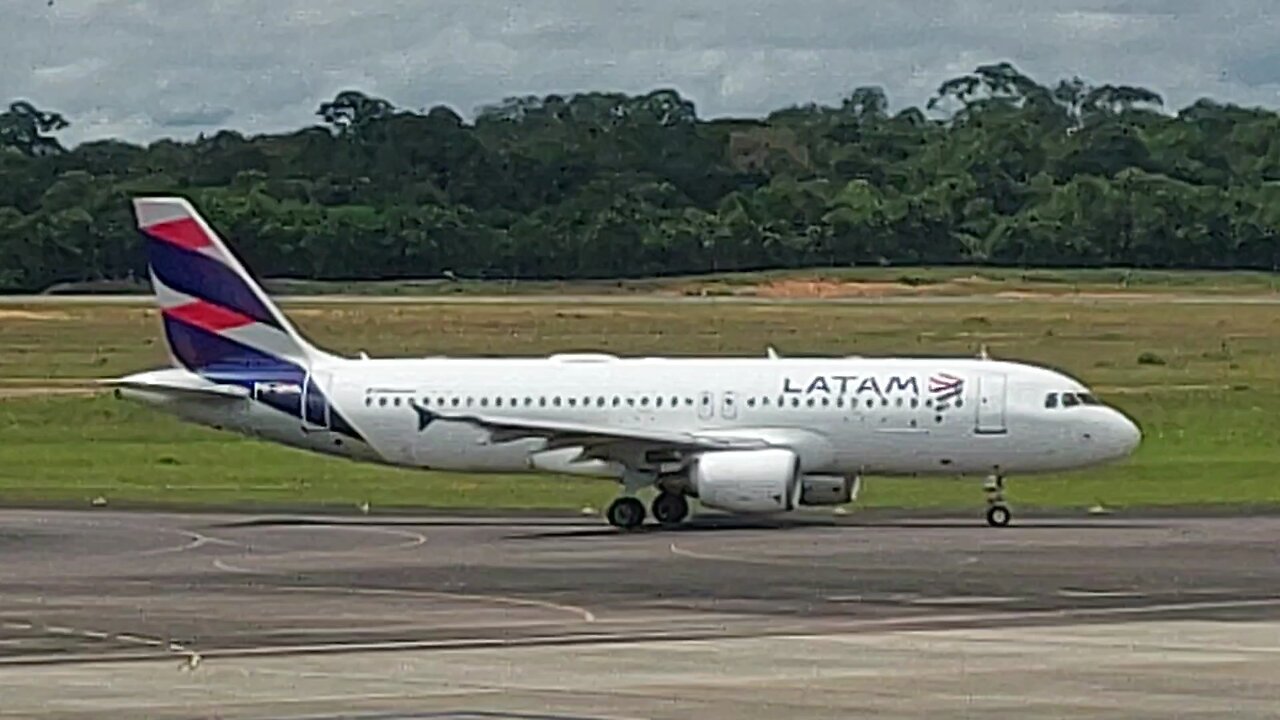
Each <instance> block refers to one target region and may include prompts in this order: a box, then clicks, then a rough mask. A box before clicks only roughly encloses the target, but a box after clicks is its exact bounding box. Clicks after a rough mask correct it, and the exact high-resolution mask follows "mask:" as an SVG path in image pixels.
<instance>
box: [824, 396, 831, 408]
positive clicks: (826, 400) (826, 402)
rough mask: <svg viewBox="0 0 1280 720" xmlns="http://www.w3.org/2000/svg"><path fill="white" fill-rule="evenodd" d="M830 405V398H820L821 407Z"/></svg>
mask: <svg viewBox="0 0 1280 720" xmlns="http://www.w3.org/2000/svg"><path fill="white" fill-rule="evenodd" d="M830 405H831V398H822V407H829V406H830Z"/></svg>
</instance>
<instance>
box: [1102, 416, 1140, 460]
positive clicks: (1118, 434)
mask: <svg viewBox="0 0 1280 720" xmlns="http://www.w3.org/2000/svg"><path fill="white" fill-rule="evenodd" d="M1110 416H1111V417H1110V418H1109V419H1108V422H1107V440H1108V443H1107V444H1108V445H1111V446H1112V447H1113V448H1114V457H1115V458H1117V459H1118V458H1122V457H1128V456H1129V455H1131V454H1133V451H1134V450H1137V449H1138V445H1140V444H1141V443H1142V430H1140V429H1139V428H1138V424H1137V423H1135V422H1134V421H1133V420H1131V419H1129V417H1128V416H1126V415H1125V414H1124V413H1122V412H1120V411H1119V410H1111V412H1110Z"/></svg>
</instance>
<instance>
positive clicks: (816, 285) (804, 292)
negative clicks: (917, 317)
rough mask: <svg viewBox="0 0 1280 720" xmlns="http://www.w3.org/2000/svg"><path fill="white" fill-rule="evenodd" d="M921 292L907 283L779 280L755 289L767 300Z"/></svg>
mask: <svg viewBox="0 0 1280 720" xmlns="http://www.w3.org/2000/svg"><path fill="white" fill-rule="evenodd" d="M919 291H920V289H919V288H916V287H912V286H911V285H907V284H905V283H893V282H836V281H832V280H778V281H775V282H771V283H768V284H765V285H758V286H756V287H755V294H756V295H758V296H760V297H767V298H838V297H883V296H886V295H900V294H915V293H918V292H919Z"/></svg>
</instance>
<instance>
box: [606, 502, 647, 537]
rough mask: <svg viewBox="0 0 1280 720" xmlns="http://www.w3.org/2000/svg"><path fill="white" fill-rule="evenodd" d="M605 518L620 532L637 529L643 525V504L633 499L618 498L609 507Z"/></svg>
mask: <svg viewBox="0 0 1280 720" xmlns="http://www.w3.org/2000/svg"><path fill="white" fill-rule="evenodd" d="M605 518H606V519H607V520H608V521H609V524H610V525H612V526H614V527H616V528H620V529H622V530H632V529H635V528H638V527H640V525H642V524H643V523H644V503H642V502H640V501H639V500H637V499H635V498H633V497H620V498H618V499H617V500H614V501H613V502H612V503H611V504H610V505H609V509H608V510H607V511H606V512H605Z"/></svg>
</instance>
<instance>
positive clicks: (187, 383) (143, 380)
mask: <svg viewBox="0 0 1280 720" xmlns="http://www.w3.org/2000/svg"><path fill="white" fill-rule="evenodd" d="M151 374H152V373H142V374H141V375H131V376H129V377H124V378H117V379H113V380H104V381H102V384H103V385H106V386H107V387H114V388H121V389H125V390H138V391H142V392H150V393H160V394H167V395H185V396H188V397H192V398H197V397H199V398H207V399H211V400H212V399H221V400H243V399H245V398H247V397H249V389H248V388H246V387H242V386H240V385H222V384H214V383H207V382H203V381H202V380H201V379H200V378H191V379H190V380H187V379H186V378H181V377H173V376H172V375H170V376H169V377H163V378H157V377H146V376H147V375H151ZM166 374H168V373H166Z"/></svg>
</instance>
